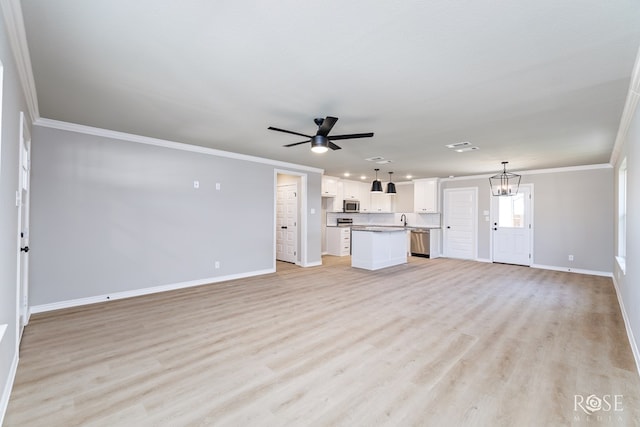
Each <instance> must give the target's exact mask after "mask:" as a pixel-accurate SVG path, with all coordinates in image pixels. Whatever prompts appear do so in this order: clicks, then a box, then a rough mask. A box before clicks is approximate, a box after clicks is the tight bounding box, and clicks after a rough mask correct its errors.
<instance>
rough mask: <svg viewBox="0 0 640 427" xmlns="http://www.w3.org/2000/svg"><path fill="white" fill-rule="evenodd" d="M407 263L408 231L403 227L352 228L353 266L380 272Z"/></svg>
mask: <svg viewBox="0 0 640 427" xmlns="http://www.w3.org/2000/svg"><path fill="white" fill-rule="evenodd" d="M406 262H407V230H406V229H404V228H402V227H358V226H354V227H352V228H351V266H352V267H356V268H364V269H366V270H378V269H381V268H385V267H391V266H392V265H398V264H405V263H406Z"/></svg>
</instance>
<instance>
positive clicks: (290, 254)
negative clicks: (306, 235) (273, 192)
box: [276, 184, 298, 263]
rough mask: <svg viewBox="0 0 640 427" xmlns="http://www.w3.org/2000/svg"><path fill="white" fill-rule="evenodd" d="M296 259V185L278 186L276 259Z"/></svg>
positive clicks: (289, 260)
mask: <svg viewBox="0 0 640 427" xmlns="http://www.w3.org/2000/svg"><path fill="white" fill-rule="evenodd" d="M297 257H298V185H297V184H284V185H278V194H277V197H276V259H277V260H279V261H286V262H293V263H295V262H296V261H297Z"/></svg>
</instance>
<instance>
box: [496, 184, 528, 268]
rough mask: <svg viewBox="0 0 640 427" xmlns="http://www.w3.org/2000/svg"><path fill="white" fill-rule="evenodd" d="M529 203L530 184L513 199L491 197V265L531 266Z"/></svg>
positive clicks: (521, 188) (523, 186)
mask: <svg viewBox="0 0 640 427" xmlns="http://www.w3.org/2000/svg"><path fill="white" fill-rule="evenodd" d="M531 203H532V188H531V186H530V185H521V186H520V189H519V190H518V194H516V195H515V196H491V232H492V233H493V235H492V239H493V262H501V263H505V264H518V265H527V266H530V265H531V233H532V229H533V228H532V221H531Z"/></svg>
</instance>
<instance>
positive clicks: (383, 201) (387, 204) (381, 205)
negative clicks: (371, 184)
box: [369, 193, 393, 213]
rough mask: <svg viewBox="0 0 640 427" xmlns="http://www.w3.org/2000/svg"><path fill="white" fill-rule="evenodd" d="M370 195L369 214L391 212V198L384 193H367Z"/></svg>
mask: <svg viewBox="0 0 640 427" xmlns="http://www.w3.org/2000/svg"><path fill="white" fill-rule="evenodd" d="M369 194H370V195H371V209H370V211H369V212H374V213H375V212H380V213H382V212H393V210H392V207H391V197H392V196H389V195H388V194H386V193H369Z"/></svg>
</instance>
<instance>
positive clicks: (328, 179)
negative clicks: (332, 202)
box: [322, 175, 339, 197]
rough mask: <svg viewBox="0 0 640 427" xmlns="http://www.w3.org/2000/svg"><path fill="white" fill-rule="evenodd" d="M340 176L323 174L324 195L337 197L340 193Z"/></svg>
mask: <svg viewBox="0 0 640 427" xmlns="http://www.w3.org/2000/svg"><path fill="white" fill-rule="evenodd" d="M338 180H339V179H338V178H334V177H332V176H326V175H323V176H322V197H336V196H337V195H338Z"/></svg>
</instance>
